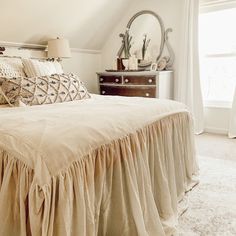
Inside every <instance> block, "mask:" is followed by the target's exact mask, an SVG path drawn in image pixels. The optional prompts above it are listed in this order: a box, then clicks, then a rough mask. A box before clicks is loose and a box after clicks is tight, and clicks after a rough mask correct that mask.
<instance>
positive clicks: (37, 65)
mask: <svg viewBox="0 0 236 236" xmlns="http://www.w3.org/2000/svg"><path fill="white" fill-rule="evenodd" d="M22 62H23V65H24V70H25V73H26V75H27V76H28V77H36V76H46V75H53V74H63V70H62V66H61V64H60V63H59V62H57V61H40V60H36V59H22Z"/></svg>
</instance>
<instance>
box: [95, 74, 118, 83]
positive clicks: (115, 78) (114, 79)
mask: <svg viewBox="0 0 236 236" xmlns="http://www.w3.org/2000/svg"><path fill="white" fill-rule="evenodd" d="M99 83H100V84H104V83H110V84H121V83H122V78H121V76H115V75H111V76H100V77H99Z"/></svg>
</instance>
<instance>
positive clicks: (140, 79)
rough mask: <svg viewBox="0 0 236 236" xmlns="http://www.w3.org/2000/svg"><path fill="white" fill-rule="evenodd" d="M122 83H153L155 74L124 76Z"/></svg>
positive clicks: (154, 82)
mask: <svg viewBox="0 0 236 236" xmlns="http://www.w3.org/2000/svg"><path fill="white" fill-rule="evenodd" d="M123 82H124V84H133V85H155V84H156V77H155V76H124V77H123Z"/></svg>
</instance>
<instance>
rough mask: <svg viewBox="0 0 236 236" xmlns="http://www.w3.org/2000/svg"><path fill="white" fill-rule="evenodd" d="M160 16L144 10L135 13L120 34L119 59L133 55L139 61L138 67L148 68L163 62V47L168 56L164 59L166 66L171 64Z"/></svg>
mask: <svg viewBox="0 0 236 236" xmlns="http://www.w3.org/2000/svg"><path fill="white" fill-rule="evenodd" d="M170 31H171V30H170V29H168V30H165V27H164V23H163V21H162V19H161V18H160V16H159V15H158V14H156V13H155V12H153V11H150V10H145V11H140V12H138V13H136V14H135V15H134V16H133V17H132V18H131V19H130V20H129V22H128V24H127V28H126V32H125V33H124V34H120V37H121V38H122V46H121V48H120V50H119V52H118V57H119V58H129V57H130V56H131V55H134V56H135V57H136V58H138V59H139V64H138V66H139V67H141V68H145V67H150V66H151V64H152V63H158V62H160V61H161V59H162V62H163V58H162V54H163V50H164V47H165V45H166V46H167V51H168V53H169V54H170V55H169V57H165V58H164V59H165V60H166V66H167V65H169V66H170V65H172V64H173V50H172V49H171V47H170V45H169V43H168V37H167V34H168V32H170Z"/></svg>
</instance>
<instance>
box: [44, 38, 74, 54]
mask: <svg viewBox="0 0 236 236" xmlns="http://www.w3.org/2000/svg"><path fill="white" fill-rule="evenodd" d="M69 57H71V51H70V46H69V41H68V40H67V39H59V38H57V39H52V40H49V41H48V58H69Z"/></svg>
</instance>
